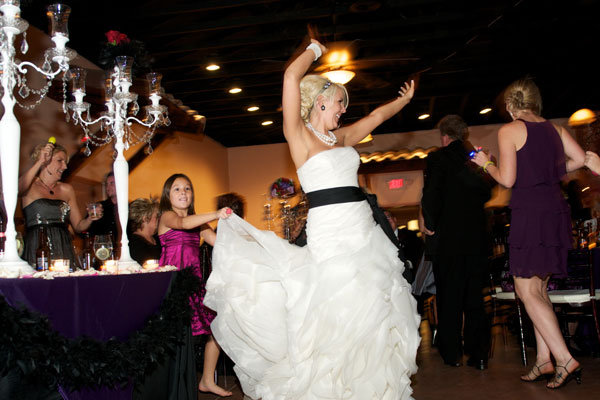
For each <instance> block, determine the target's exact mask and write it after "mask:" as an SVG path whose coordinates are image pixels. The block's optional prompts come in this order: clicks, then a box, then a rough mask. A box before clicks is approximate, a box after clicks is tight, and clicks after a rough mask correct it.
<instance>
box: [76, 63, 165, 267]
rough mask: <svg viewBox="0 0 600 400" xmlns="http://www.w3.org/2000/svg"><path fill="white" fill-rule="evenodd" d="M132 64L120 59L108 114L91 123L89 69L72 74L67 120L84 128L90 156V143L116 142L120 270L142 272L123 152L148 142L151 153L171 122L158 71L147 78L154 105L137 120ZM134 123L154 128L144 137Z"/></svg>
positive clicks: (109, 89) (110, 81) (109, 84)
mask: <svg viewBox="0 0 600 400" xmlns="http://www.w3.org/2000/svg"><path fill="white" fill-rule="evenodd" d="M132 64H133V58H132V57H128V56H119V57H116V59H115V67H114V70H113V71H112V72H111V73H110V74H109V75H108V77H107V79H106V80H105V89H106V96H105V97H106V102H105V104H106V111H105V112H104V113H102V115H101V116H100V117H99V118H97V119H95V120H91V117H90V104H89V103H86V102H84V101H83V98H84V96H85V75H86V74H85V70H83V69H81V68H72V69H71V70H70V71H69V73H70V76H71V80H72V83H73V96H74V98H75V101H73V102H70V103H68V104H67V108H68V110H69V112H70V113H71V114H69V113H67V117H68V118H69V119H70V118H72V119H73V121H74V123H75V124H76V125H81V127H82V128H83V130H84V132H85V137H84V140H85V146H86V147H85V150H84V152H85V153H86V155H89V153H90V150H89V143H90V142H92V144H95V145H101V144H105V143H108V142H110V141H111V140H112V139H113V138H114V139H115V150H116V157H115V161H114V163H113V171H114V174H115V186H116V189H117V209H118V212H119V222H120V223H121V232H122V234H121V257H120V259H119V268H129V269H139V268H141V266H140V265H139V264H138V263H137V262H135V261H134V260H133V259H132V258H131V255H130V254H129V238H128V237H127V220H128V193H129V165H128V164H127V160H126V159H125V157H124V156H123V151H124V150H126V149H127V148H129V145H130V144H132V143H136V142H144V143H147V144H148V150H149V152H151V151H152V147H150V140H151V138H152V136H153V135H154V131H155V129H156V128H157V127H158V126H161V125H169V124H170V121H169V118H168V115H167V107H166V106H163V105H160V104H159V101H160V99H161V96H160V94H161V92H162V89H161V86H160V81H161V78H162V76H161V75H160V74H158V73H155V72H151V73H149V74H147V75H146V77H147V79H148V84H149V93H150V95H149V99H150V102H151V104H150V105H148V106H146V107H145V110H146V115H145V116H144V118H143V119H138V118H136V117H135V115H136V114H137V113H138V111H139V106H138V103H137V98H138V95H137V94H136V93H133V92H130V91H129V88H130V87H131V84H132V76H131V66H132ZM130 114H132V115H130ZM134 122H136V123H138V124H140V125H143V126H145V127H147V128H150V129H148V130H146V131H145V133H144V134H143V135H141V136H139V135H136V133H135V132H134V130H133V129H132V128H131V126H132V124H133V123H134ZM96 123H99V124H100V130H99V133H92V132H91V131H90V130H89V129H88V126H90V125H93V124H96Z"/></svg>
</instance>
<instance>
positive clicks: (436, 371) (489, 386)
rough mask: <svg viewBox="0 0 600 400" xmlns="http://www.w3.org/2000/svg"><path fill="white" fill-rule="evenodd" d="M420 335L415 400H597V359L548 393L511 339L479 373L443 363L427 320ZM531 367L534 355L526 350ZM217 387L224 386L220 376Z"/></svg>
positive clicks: (584, 360) (231, 383) (202, 399)
mask: <svg viewBox="0 0 600 400" xmlns="http://www.w3.org/2000/svg"><path fill="white" fill-rule="evenodd" d="M421 333H422V336H423V340H422V344H421V347H420V348H419V354H418V357H417V362H418V365H419V371H418V372H417V374H416V375H415V376H413V379H412V380H413V385H412V387H413V390H414V392H413V397H414V398H415V399H416V400H440V399H443V400H452V399H460V400H481V399H485V400H500V399H502V400H505V399H510V400H567V399H575V400H593V399H600V358H592V357H579V358H578V360H579V361H580V362H581V365H582V367H583V377H582V380H583V383H582V384H581V385H577V384H576V383H575V381H574V380H573V381H571V382H570V383H569V384H568V386H566V387H565V388H562V389H560V390H554V391H552V390H548V389H546V388H545V383H544V382H536V383H523V382H520V381H519V375H520V374H522V373H524V372H525V371H526V369H525V368H524V367H523V366H522V364H521V360H520V357H519V348H518V346H517V343H516V340H515V339H514V338H509V344H508V345H507V346H504V344H503V341H502V338H501V336H500V335H498V336H497V340H496V347H495V352H494V357H493V358H492V359H491V360H490V363H489V368H488V369H487V370H485V371H478V370H475V369H474V368H471V367H467V366H463V367H460V368H455V367H449V366H446V365H444V364H443V363H442V361H441V358H440V357H439V355H438V352H437V350H436V348H435V347H432V346H431V345H430V343H431V340H430V338H431V334H430V331H429V325H428V324H427V321H424V322H423V323H422V326H421ZM528 354H529V358H530V365H531V362H532V361H531V360H533V359H534V357H535V354H534V351H533V349H529V353H528ZM219 384H224V380H223V378H222V377H221V378H220V380H219ZM227 387H228V388H229V389H230V390H232V391H233V393H234V394H233V396H231V397H229V398H228V399H231V400H242V399H243V397H244V396H243V395H242V393H241V391H240V389H239V387H238V386H237V384H236V382H235V378H234V377H227ZM220 398H221V397H217V396H215V395H210V394H204V393H201V394H199V396H198V400H214V399H220ZM365 400H367V399H365Z"/></svg>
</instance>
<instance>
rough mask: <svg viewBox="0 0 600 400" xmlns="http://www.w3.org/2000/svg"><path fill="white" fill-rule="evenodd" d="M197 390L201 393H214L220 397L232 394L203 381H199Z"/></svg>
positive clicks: (214, 384) (212, 383)
mask: <svg viewBox="0 0 600 400" xmlns="http://www.w3.org/2000/svg"><path fill="white" fill-rule="evenodd" d="M198 390H199V391H201V392H210V393H214V394H216V395H218V396H221V397H229V396H231V395H232V394H233V393H231V392H230V391H228V390H225V389H223V388H222V387H221V386H219V385H217V384H216V383H214V382H205V381H204V380H200V384H199V385H198Z"/></svg>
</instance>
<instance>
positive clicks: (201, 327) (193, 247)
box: [158, 174, 231, 396]
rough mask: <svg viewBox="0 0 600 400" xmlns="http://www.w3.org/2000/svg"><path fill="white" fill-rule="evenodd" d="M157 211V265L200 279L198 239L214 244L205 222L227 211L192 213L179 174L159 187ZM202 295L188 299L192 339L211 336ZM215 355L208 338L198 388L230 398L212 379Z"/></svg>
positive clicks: (187, 186)
mask: <svg viewBox="0 0 600 400" xmlns="http://www.w3.org/2000/svg"><path fill="white" fill-rule="evenodd" d="M160 212H161V216H160V221H159V223H158V237H159V239H160V244H161V245H162V253H161V256H160V265H174V266H176V267H177V268H178V269H182V268H188V267H189V268H191V269H192V271H194V274H196V276H198V277H199V278H201V279H202V266H201V265H200V238H202V239H204V240H205V241H206V242H207V243H208V244H210V245H214V242H215V238H216V235H215V233H214V231H213V230H212V229H211V228H210V226H208V225H207V223H208V222H210V221H214V220H216V219H219V218H227V217H229V215H230V214H231V209H229V208H227V207H225V208H222V209H220V210H218V211H216V212H211V213H206V214H195V211H194V188H193V186H192V182H191V181H190V179H189V178H188V177H187V176H185V175H183V174H174V175H171V176H170V177H169V178H168V179H167V180H166V182H165V184H164V186H163V191H162V196H161V199H160ZM204 293H205V289H204V285H203V286H202V288H201V290H200V292H199V293H197V294H195V295H193V296H192V297H191V298H190V305H191V306H192V311H193V314H192V334H193V335H194V336H197V335H211V331H210V323H211V322H212V320H213V319H214V317H215V313H214V311H212V310H210V309H209V308H206V307H205V306H204V304H203V299H204ZM219 353H220V348H219V346H218V344H217V342H215V340H214V338H213V337H212V335H211V336H210V338H209V340H208V341H207V342H206V347H205V349H204V369H203V371H202V378H201V380H200V384H199V385H198V389H199V390H200V391H203V392H212V393H215V394H217V395H219V396H231V392H229V391H227V390H225V389H223V388H221V387H220V386H218V385H217V384H216V383H215V380H214V374H215V368H216V366H217V360H218V358H219Z"/></svg>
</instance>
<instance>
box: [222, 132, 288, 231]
mask: <svg viewBox="0 0 600 400" xmlns="http://www.w3.org/2000/svg"><path fill="white" fill-rule="evenodd" d="M228 159H229V188H230V190H231V191H232V192H237V193H239V194H241V195H242V196H244V198H245V199H246V219H247V220H248V221H249V222H250V223H251V224H253V225H254V226H256V227H259V228H261V229H262V228H264V226H265V225H264V221H263V210H264V208H263V205H264V204H265V201H266V200H267V194H268V191H269V188H270V185H271V184H272V183H273V182H274V181H275V180H276V179H277V178H280V177H286V178H291V179H293V180H294V182H296V184H297V185H299V183H298V177H297V175H296V167H294V163H293V161H292V158H291V157H290V151H289V148H288V145H287V143H278V144H268V145H261V146H245V147H233V148H230V149H228ZM276 208H278V204H277V202H275V203H273V210H274V211H275V209H276Z"/></svg>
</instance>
